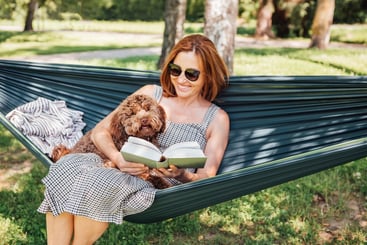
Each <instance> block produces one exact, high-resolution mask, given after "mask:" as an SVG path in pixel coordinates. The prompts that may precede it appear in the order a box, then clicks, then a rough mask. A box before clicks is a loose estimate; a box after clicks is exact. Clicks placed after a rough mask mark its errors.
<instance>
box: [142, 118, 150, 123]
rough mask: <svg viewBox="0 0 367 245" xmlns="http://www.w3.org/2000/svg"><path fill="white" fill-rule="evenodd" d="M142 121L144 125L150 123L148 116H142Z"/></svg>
mask: <svg viewBox="0 0 367 245" xmlns="http://www.w3.org/2000/svg"><path fill="white" fill-rule="evenodd" d="M141 123H142V124H143V125H147V124H149V120H148V118H145V117H144V118H142V119H141Z"/></svg>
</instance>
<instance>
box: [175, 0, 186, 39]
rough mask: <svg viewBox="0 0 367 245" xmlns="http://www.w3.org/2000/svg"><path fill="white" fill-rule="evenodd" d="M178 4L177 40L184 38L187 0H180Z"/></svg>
mask: <svg viewBox="0 0 367 245" xmlns="http://www.w3.org/2000/svg"><path fill="white" fill-rule="evenodd" d="M179 2H180V3H179V5H178V16H177V24H176V42H177V41H178V40H180V39H181V38H183V36H184V34H185V29H184V24H185V21H186V7H187V0H179Z"/></svg>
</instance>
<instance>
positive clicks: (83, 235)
mask: <svg viewBox="0 0 367 245" xmlns="http://www.w3.org/2000/svg"><path fill="white" fill-rule="evenodd" d="M107 228H108V223H107V222H100V221H95V220H92V219H89V218H86V217H82V216H75V217H74V240H73V245H90V244H93V243H94V242H95V241H97V240H98V238H100V237H101V236H102V234H103V233H104V232H105V231H106V229H107Z"/></svg>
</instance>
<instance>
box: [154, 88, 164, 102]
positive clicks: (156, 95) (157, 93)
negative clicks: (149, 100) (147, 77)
mask: <svg viewBox="0 0 367 245" xmlns="http://www.w3.org/2000/svg"><path fill="white" fill-rule="evenodd" d="M162 93H163V90H162V87H161V86H158V85H154V99H156V101H158V102H159V101H161V99H162Z"/></svg>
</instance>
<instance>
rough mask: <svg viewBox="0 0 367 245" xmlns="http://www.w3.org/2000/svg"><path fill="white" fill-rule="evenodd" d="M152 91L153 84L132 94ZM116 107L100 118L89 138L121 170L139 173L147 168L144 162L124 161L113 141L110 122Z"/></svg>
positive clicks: (134, 173) (150, 92)
mask: <svg viewBox="0 0 367 245" xmlns="http://www.w3.org/2000/svg"><path fill="white" fill-rule="evenodd" d="M153 91H154V87H153V85H146V86H144V87H142V88H140V89H138V90H137V91H136V92H135V93H134V94H147V95H150V96H152V95H153ZM117 111H118V110H117V109H115V110H114V111H112V112H111V113H110V114H108V115H107V116H106V117H105V118H104V119H102V120H101V121H100V122H99V123H98V124H97V125H96V126H95V127H94V128H93V130H92V134H91V139H92V141H93V143H94V144H95V146H96V147H97V148H98V149H99V150H100V151H102V152H103V153H104V154H105V155H106V156H107V157H108V158H109V159H110V160H111V161H112V162H113V163H114V165H116V166H117V167H118V168H119V169H120V170H121V171H122V172H126V173H129V174H132V175H139V174H141V173H144V172H146V171H147V170H148V167H146V166H145V165H144V164H140V163H133V162H128V161H125V159H124V158H123V157H122V154H121V153H120V151H119V150H118V149H117V148H116V146H115V144H114V143H113V140H112V136H111V130H110V124H111V120H112V118H113V115H114V114H115V113H117Z"/></svg>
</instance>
